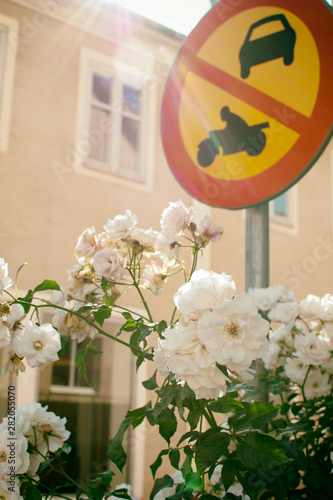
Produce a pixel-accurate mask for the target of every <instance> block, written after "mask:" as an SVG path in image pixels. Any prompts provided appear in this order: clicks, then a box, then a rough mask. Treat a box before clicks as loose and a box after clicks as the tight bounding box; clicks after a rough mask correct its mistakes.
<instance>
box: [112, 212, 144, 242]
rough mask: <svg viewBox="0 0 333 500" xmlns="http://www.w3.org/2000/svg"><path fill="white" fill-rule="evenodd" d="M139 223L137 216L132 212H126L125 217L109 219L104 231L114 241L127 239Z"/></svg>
mask: <svg viewBox="0 0 333 500" xmlns="http://www.w3.org/2000/svg"><path fill="white" fill-rule="evenodd" d="M137 223H138V218H137V216H136V215H132V212H131V211H130V210H126V212H125V215H121V214H119V215H116V217H115V218H114V219H109V220H108V223H107V224H106V225H105V226H104V229H105V231H106V233H107V235H108V236H110V237H111V238H114V239H120V238H127V236H129V234H130V231H131V229H132V228H133V227H134V226H135V225H136V224H137Z"/></svg>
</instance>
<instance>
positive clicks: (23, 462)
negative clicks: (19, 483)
mask: <svg viewBox="0 0 333 500" xmlns="http://www.w3.org/2000/svg"><path fill="white" fill-rule="evenodd" d="M8 445H10V446H8ZM27 449H28V441H27V440H26V438H25V437H24V436H23V435H22V434H19V433H16V434H15V435H14V436H10V435H9V434H8V431H7V430H4V429H1V430H0V474H1V475H6V474H8V473H10V467H11V466H10V460H11V459H14V460H15V473H16V474H23V473H24V472H26V471H27V470H28V467H29V453H28V452H27Z"/></svg>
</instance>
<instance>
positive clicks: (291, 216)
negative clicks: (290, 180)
mask: <svg viewBox="0 0 333 500" xmlns="http://www.w3.org/2000/svg"><path fill="white" fill-rule="evenodd" d="M285 195H286V196H287V214H286V215H279V214H275V213H274V200H271V201H270V202H269V219H270V226H271V227H272V228H273V229H277V230H279V231H282V232H286V233H289V234H294V235H296V234H298V186H297V184H295V185H294V186H293V187H292V188H290V189H289V190H288V191H285Z"/></svg>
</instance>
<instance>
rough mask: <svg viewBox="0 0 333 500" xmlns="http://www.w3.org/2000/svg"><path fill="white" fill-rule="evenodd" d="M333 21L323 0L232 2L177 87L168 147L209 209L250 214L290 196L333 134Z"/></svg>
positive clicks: (167, 99)
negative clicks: (257, 207)
mask: <svg viewBox="0 0 333 500" xmlns="http://www.w3.org/2000/svg"><path fill="white" fill-rule="evenodd" d="M332 47H333V17H332V10H331V9H330V8H329V7H328V6H327V4H326V3H325V2H323V1H321V0H303V1H302V2H290V0H275V1H274V0H272V1H269V0H238V1H237V0H233V1H232V0H222V1H221V2H219V3H218V4H217V5H215V6H214V7H213V8H212V9H211V10H210V11H209V12H208V13H207V14H206V15H205V16H204V17H203V18H202V20H201V21H200V22H199V23H198V25H197V26H196V27H195V28H194V30H193V31H192V33H190V35H189V36H188V37H187V38H186V40H185V42H184V43H183V45H182V47H181V49H180V51H179V53H178V55H177V58H176V60H175V63H174V65H173V67H172V69H171V72H170V75H169V78H168V80H167V84H166V88H165V93H164V97H163V104H162V116H161V120H162V121H161V126H162V141H163V146H164V150H165V154H166V157H167V160H168V163H169V165H170V168H171V169H172V171H173V173H174V175H175V177H176V178H177V180H178V181H179V182H180V184H181V185H182V186H183V187H184V189H185V190H186V191H188V193H190V194H191V195H192V196H194V197H195V198H197V199H199V200H200V201H202V202H204V203H208V204H210V205H214V206H219V207H225V208H244V207H248V206H251V205H255V204H257V203H261V202H263V201H265V200H269V199H270V198H273V197H274V196H276V195H278V194H279V193H282V192H283V191H284V190H286V189H287V188H289V187H290V186H291V185H292V184H294V183H295V182H297V181H298V180H299V179H300V178H301V177H302V176H303V175H304V174H305V173H306V172H307V171H308V170H309V169H310V167H311V166H312V165H313V164H314V162H315V161H316V160H317V158H318V157H319V155H320V154H321V152H322V151H323V149H324V148H325V146H326V145H327V143H328V141H329V139H330V137H331V135H332V117H333V92H332V88H333V63H332Z"/></svg>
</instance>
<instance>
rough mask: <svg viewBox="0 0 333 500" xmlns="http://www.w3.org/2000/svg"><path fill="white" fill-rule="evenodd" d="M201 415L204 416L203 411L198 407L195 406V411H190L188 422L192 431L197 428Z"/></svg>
mask: <svg viewBox="0 0 333 500" xmlns="http://www.w3.org/2000/svg"><path fill="white" fill-rule="evenodd" d="M201 415H202V409H201V408H200V407H198V406H195V407H194V408H193V409H191V410H190V411H189V413H188V416H187V421H188V423H189V424H190V428H191V430H193V429H195V428H196V427H197V425H198V422H199V420H200V417H201Z"/></svg>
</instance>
